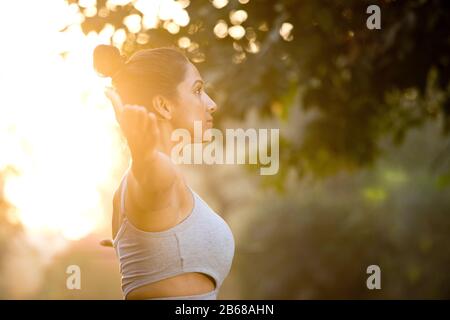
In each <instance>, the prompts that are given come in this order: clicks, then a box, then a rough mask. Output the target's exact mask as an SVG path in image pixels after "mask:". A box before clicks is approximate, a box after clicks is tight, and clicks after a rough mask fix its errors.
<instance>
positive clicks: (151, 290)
mask: <svg viewBox="0 0 450 320" xmlns="http://www.w3.org/2000/svg"><path fill="white" fill-rule="evenodd" d="M214 289H215V281H214V279H213V278H211V277H210V276H208V275H206V274H203V273H200V272H187V273H183V274H180V275H177V276H174V277H170V278H167V279H163V280H160V281H157V282H153V283H150V284H147V285H144V286H141V287H138V288H136V289H134V290H132V291H131V292H130V293H128V295H127V297H126V299H127V300H142V299H150V298H163V297H175V296H190V295H197V294H203V293H208V292H211V291H213V290H214Z"/></svg>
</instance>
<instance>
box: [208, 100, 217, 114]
mask: <svg viewBox="0 0 450 320" xmlns="http://www.w3.org/2000/svg"><path fill="white" fill-rule="evenodd" d="M208 98H209V97H208ZM208 100H209V101H208V112H209V113H213V112H215V111H216V110H217V104H216V103H215V102H214V100H213V99H211V98H209V99H208Z"/></svg>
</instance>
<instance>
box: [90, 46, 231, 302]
mask: <svg viewBox="0 0 450 320" xmlns="http://www.w3.org/2000/svg"><path fill="white" fill-rule="evenodd" d="M94 67H95V69H96V70H97V72H98V73H100V74H101V75H103V76H107V77H111V79H112V85H113V88H110V89H108V90H107V91H106V94H107V96H108V97H109V99H110V100H111V102H112V104H113V106H114V111H115V115H116V119H117V121H118V123H119V125H120V128H121V130H122V133H123V134H124V136H125V138H126V140H127V143H128V147H129V149H130V153H131V165H130V166H129V169H128V170H127V171H126V173H125V174H124V176H123V178H122V181H121V184H120V186H119V187H118V188H117V190H116V192H115V194H114V200H113V218H112V237H113V238H112V239H113V240H112V241H110V244H111V245H112V246H113V247H114V249H115V252H116V255H117V258H118V261H119V267H120V272H121V275H122V291H123V294H124V298H125V299H216V298H217V294H218V292H219V289H220V287H221V285H222V283H223V281H224V280H225V278H226V277H227V275H228V274H229V271H230V269H231V265H232V261H233V256H234V238H233V234H232V232H231V230H230V228H229V226H228V225H227V223H226V222H225V221H224V220H223V219H222V218H221V217H220V216H219V215H218V214H217V213H216V212H214V211H213V210H212V209H211V208H210V207H209V206H208V205H207V204H206V203H205V201H204V200H203V199H202V198H201V197H200V196H199V195H198V194H197V193H196V192H195V191H194V190H193V189H192V188H191V187H190V186H189V185H188V184H187V183H186V180H185V179H184V177H183V175H182V173H181V171H180V168H178V167H177V165H175V164H174V162H173V161H172V160H171V157H170V154H171V148H172V147H173V145H174V142H173V141H171V139H170V138H171V133H172V131H173V130H175V129H177V128H183V129H186V130H188V131H189V132H190V133H191V136H193V130H194V129H193V128H194V121H200V122H201V124H202V129H203V131H204V130H206V129H208V128H211V127H212V125H213V124H212V119H213V117H212V114H213V113H214V112H215V110H216V109H217V106H216V104H215V103H214V101H213V100H212V99H211V98H210V97H209V96H208V94H207V93H206V92H205V90H204V82H203V80H202V78H201V76H200V74H199V72H198V70H197V68H196V67H195V66H194V65H193V64H192V63H191V62H190V61H189V59H188V58H187V57H186V56H185V55H184V54H183V53H181V52H180V51H179V50H176V49H173V48H156V49H146V50H141V51H139V52H137V53H135V54H134V55H133V56H131V57H130V59H128V60H126V59H125V58H124V57H123V56H122V55H121V54H120V52H119V50H118V49H117V48H115V47H113V46H108V45H99V46H97V47H96V48H95V50H94ZM202 142H203V141H202ZM104 244H105V243H104Z"/></svg>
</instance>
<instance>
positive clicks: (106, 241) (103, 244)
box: [100, 239, 113, 247]
mask: <svg viewBox="0 0 450 320" xmlns="http://www.w3.org/2000/svg"><path fill="white" fill-rule="evenodd" d="M100 245H102V246H104V247H112V246H113V242H112V241H111V240H109V239H105V240H102V241H100Z"/></svg>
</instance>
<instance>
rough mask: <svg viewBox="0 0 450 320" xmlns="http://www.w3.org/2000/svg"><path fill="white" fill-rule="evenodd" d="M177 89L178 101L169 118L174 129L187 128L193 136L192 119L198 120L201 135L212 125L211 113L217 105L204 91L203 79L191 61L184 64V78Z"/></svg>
mask: <svg viewBox="0 0 450 320" xmlns="http://www.w3.org/2000/svg"><path fill="white" fill-rule="evenodd" d="M177 90H178V103H177V105H176V107H175V108H174V111H173V113H172V119H171V122H172V124H173V127H174V129H176V128H184V129H187V130H189V132H190V134H191V137H192V138H194V121H199V122H200V124H201V129H202V132H201V134H202V135H203V134H204V132H205V130H207V129H209V128H212V127H213V121H212V120H213V116H212V114H213V112H214V111H216V109H217V105H216V103H215V102H214V101H213V100H212V99H211V98H210V97H209V96H208V94H207V93H206V92H205V88H204V82H203V79H202V77H201V76H200V73H199V72H198V70H197V68H196V67H195V66H194V65H193V64H192V63H190V62H189V63H188V64H187V65H186V72H185V76H184V80H183V81H182V82H180V83H179V84H178V87H177ZM202 140H203V139H202Z"/></svg>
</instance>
